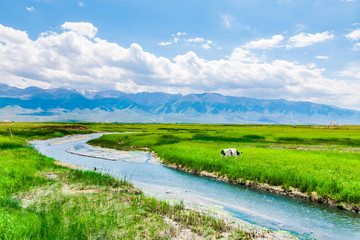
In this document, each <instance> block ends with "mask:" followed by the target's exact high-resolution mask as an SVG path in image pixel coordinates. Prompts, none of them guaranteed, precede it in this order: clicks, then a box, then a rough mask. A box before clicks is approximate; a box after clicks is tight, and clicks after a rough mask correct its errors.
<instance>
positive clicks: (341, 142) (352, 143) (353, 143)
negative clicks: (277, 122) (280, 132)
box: [276, 137, 360, 147]
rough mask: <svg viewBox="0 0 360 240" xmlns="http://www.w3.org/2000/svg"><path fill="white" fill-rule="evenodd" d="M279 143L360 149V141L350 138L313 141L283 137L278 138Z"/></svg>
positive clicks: (315, 139)
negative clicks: (330, 145)
mask: <svg viewBox="0 0 360 240" xmlns="http://www.w3.org/2000/svg"><path fill="white" fill-rule="evenodd" d="M276 140H277V142H279V143H291V144H294V143H301V144H308V145H317V144H336V145H345V146H350V147H359V146H360V140H358V139H350V138H312V139H304V138H296V137H282V138H277V139H276Z"/></svg>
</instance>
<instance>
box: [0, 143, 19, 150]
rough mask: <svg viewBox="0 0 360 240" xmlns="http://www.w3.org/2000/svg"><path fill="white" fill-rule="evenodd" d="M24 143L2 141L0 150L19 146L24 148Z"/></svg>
mask: <svg viewBox="0 0 360 240" xmlns="http://www.w3.org/2000/svg"><path fill="white" fill-rule="evenodd" d="M23 147H24V145H22V144H18V143H0V150H6V149H17V148H23Z"/></svg>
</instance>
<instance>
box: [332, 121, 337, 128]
mask: <svg viewBox="0 0 360 240" xmlns="http://www.w3.org/2000/svg"><path fill="white" fill-rule="evenodd" d="M330 126H334V127H337V126H339V123H338V122H335V121H334V122H331V123H330Z"/></svg>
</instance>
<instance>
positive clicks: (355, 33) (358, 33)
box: [345, 29, 360, 41]
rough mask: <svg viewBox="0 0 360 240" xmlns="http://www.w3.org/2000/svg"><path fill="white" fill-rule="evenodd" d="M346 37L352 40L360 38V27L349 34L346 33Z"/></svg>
mask: <svg viewBox="0 0 360 240" xmlns="http://www.w3.org/2000/svg"><path fill="white" fill-rule="evenodd" d="M345 37H346V38H347V39H349V40H351V41H358V40H360V29H356V30H354V31H352V32H351V33H349V34H346V35H345Z"/></svg>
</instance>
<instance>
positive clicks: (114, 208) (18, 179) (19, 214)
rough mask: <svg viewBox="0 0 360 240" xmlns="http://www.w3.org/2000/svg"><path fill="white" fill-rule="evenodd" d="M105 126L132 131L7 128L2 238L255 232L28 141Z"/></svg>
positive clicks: (3, 132)
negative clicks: (70, 163) (75, 164)
mask: <svg viewBox="0 0 360 240" xmlns="http://www.w3.org/2000/svg"><path fill="white" fill-rule="evenodd" d="M130 127H131V125H130ZM99 130H101V131H123V130H129V129H127V127H126V126H124V125H102V124H53V123H39V124H35V123H22V124H21V123H14V124H1V125H0V239H172V238H177V237H178V236H188V237H189V238H190V237H192V236H193V235H197V236H200V237H203V238H208V239H217V238H221V237H223V236H224V234H226V236H227V238H229V239H251V238H252V237H254V236H255V234H256V233H254V232H251V231H247V232H243V231H242V230H240V229H239V228H236V227H233V226H230V225H228V224H226V223H225V221H224V220H221V219H217V218H215V217H213V216H210V215H206V214H204V213H199V212H196V211H194V210H189V209H187V208H185V207H184V205H183V204H181V203H173V204H170V203H168V202H165V201H159V200H156V199H154V198H151V197H146V196H144V195H143V194H142V193H141V191H139V190H138V189H135V188H134V187H133V186H132V185H131V184H130V183H128V182H127V181H125V180H121V179H114V178H112V177H109V176H107V175H103V174H100V173H96V172H91V171H84V170H79V169H70V168H66V167H63V166H59V165H58V164H55V161H54V160H53V159H51V158H48V157H45V156H43V155H41V154H39V153H38V152H37V151H36V150H35V149H33V148H32V147H31V146H28V144H27V142H26V140H33V139H47V138H53V137H61V136H66V135H71V134H83V133H90V132H94V131H99ZM139 139H141V137H140V138H139ZM186 234H188V235H186Z"/></svg>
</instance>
